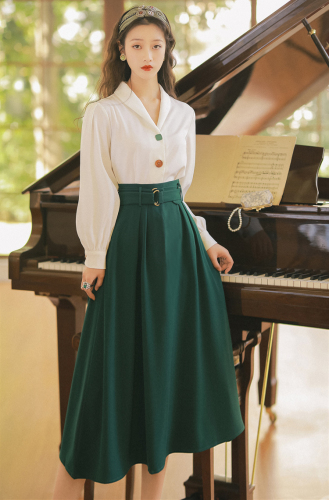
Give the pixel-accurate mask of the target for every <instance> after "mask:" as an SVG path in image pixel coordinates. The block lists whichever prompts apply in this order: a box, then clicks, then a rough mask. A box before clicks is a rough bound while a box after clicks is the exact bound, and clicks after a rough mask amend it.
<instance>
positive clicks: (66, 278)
mask: <svg viewBox="0 0 329 500" xmlns="http://www.w3.org/2000/svg"><path fill="white" fill-rule="evenodd" d="M311 29H312V30H315V32H316V35H315V33H314V31H311ZM328 40H329V0H327V1H325V0H292V1H290V2H288V3H287V4H286V5H284V6H283V7H281V8H280V9H279V10H278V11H276V12H275V13H273V14H272V15H271V16H269V17H267V18H266V19H264V20H263V21H262V22H260V23H259V24H257V25H256V26H255V27H254V28H252V29H250V30H249V31H247V32H246V33H244V34H243V35H242V36H240V37H239V38H238V39H237V40H235V41H234V42H232V43H231V44H229V45H228V46H227V47H225V48H224V49H222V50H220V51H219V52H218V53H217V54H215V55H214V56H212V57H211V58H210V59H209V60H207V61H206V62H204V63H202V64H201V65H200V66H199V67H197V68H196V69H195V70H193V71H191V72H190V73H189V74H188V75H186V76H185V77H184V78H182V79H181V80H179V81H178V82H177V85H176V92H177V95H178V96H179V99H180V100H182V101H184V102H187V103H188V104H190V105H191V106H192V107H193V108H194V109H195V112H196V116H197V124H196V126H197V134H221V135H241V134H249V135H251V134H257V133H259V132H261V131H262V130H264V129H265V128H266V127H268V126H270V125H273V124H275V123H277V122H278V121H279V120H280V119H284V118H286V117H287V116H289V115H290V114H291V113H292V112H293V111H294V110H295V109H296V108H298V107H300V106H301V105H303V104H305V103H307V102H309V101H310V100H311V99H312V98H314V97H315V96H316V95H317V94H318V93H319V92H320V91H321V90H323V89H325V88H326V86H327V85H328V84H329V69H328V59H327V58H328V56H327V50H328V47H329V45H328ZM323 45H324V46H325V47H323ZM323 155H324V148H323V147H321V146H318V147H311V146H306V145H298V144H296V146H295V150H294V153H293V157H292V162H291V166H290V171H289V175H288V179H287V183H286V187H285V192H284V195H283V198H282V202H281V204H280V205H279V206H273V207H268V208H266V209H264V210H262V211H260V212H245V213H244V212H243V213H242V221H243V224H242V228H241V230H240V231H237V232H236V233H231V232H230V231H229V230H228V228H227V219H228V216H229V214H230V213H231V211H232V209H233V208H234V207H235V206H236V205H227V204H224V203H218V204H209V203H207V200H204V203H192V202H191V203H189V202H188V204H189V206H190V208H191V209H192V210H193V212H194V213H195V214H196V215H202V216H203V217H205V219H206V221H207V227H208V229H209V232H210V233H211V235H212V236H213V237H214V238H215V239H216V240H217V241H219V242H220V243H221V244H222V245H224V246H225V247H227V248H228V249H229V250H230V252H231V254H232V256H233V259H234V262H235V265H234V267H233V268H232V270H231V272H230V273H229V275H226V276H224V275H223V276H222V279H223V286H224V290H225V296H226V302H227V307H228V312H229V318H230V324H231V333H232V345H233V358H234V364H235V370H236V379H237V387H238V392H239V399H240V407H241V412H242V416H243V419H244V422H245V427H246V428H245V431H244V432H243V433H242V434H241V435H240V436H238V437H237V438H236V439H235V440H233V441H232V477H231V478H223V477H220V476H214V475H213V470H212V469H213V450H207V451H206V452H201V453H195V454H194V455H193V474H192V475H191V476H190V477H189V478H188V479H187V480H186V481H185V482H184V485H185V491H186V496H193V498H203V499H204V500H213V499H214V498H220V499H225V500H231V499H232V500H237V499H239V500H247V499H248V500H251V499H252V498H253V491H254V489H255V485H253V484H250V483H249V456H248V394H249V388H250V384H251V380H252V377H253V367H254V364H253V363H254V348H255V346H256V345H258V344H259V347H260V349H259V350H260V375H261V376H260V380H259V382H258V384H259V401H260V394H261V387H262V381H263V376H264V366H265V355H266V351H267V345H268V339H269V327H270V324H271V323H275V325H278V324H280V323H286V324H295V325H301V326H311V327H318V328H328V325H329V308H328V299H329V287H328V283H329V258H328V257H329V204H328V203H327V200H329V186H328V181H329V179H320V178H318V170H319V167H320V164H321V161H322V159H323ZM79 158H80V152H79V151H77V152H76V153H75V154H73V155H72V156H71V157H69V158H68V159H67V160H66V161H64V162H63V163H61V164H60V165H58V166H57V167H56V168H54V169H53V170H52V171H51V172H49V173H48V174H47V175H45V176H44V177H42V178H41V179H39V180H37V181H36V182H34V183H33V184H31V185H30V186H28V187H26V189H24V191H23V193H29V194H30V210H31V215H32V233H31V236H30V239H29V241H28V242H27V243H26V245H25V246H24V247H23V248H21V249H19V250H16V251H14V252H12V253H11V254H10V255H9V278H10V279H11V283H12V288H13V289H19V290H33V291H34V292H35V294H37V295H43V296H45V297H48V298H49V300H51V301H52V303H53V304H54V305H55V306H56V308H57V328H58V361H59V388H60V416H61V431H63V426H64V420H65V414H66V408H67V403H68V397H69V391H70V386H71V380H72V375H73V370H74V363H75V359H76V354H77V350H78V345H79V339H80V334H81V330H82V324H83V319H84V315H85V310H86V306H87V299H86V294H85V292H84V291H82V290H81V289H80V283H81V272H82V269H83V263H84V250H83V247H82V246H81V243H80V240H79V238H78V236H77V233H76V227H75V216H76V208H77V202H78V192H79V164H80V163H79ZM250 226H257V228H258V229H257V230H256V231H253V235H252V236H250V232H249V233H248V227H250ZM248 234H249V236H248ZM276 339H277V329H276V328H275V332H274V337H273V346H272V355H271V361H270V367H269V377H268V383H267V392H266V399H265V407H266V409H267V410H268V412H269V415H270V418H271V420H275V414H274V413H273V412H271V406H272V405H273V404H275V397H276V378H275V365H276ZM133 479H134V468H133V467H132V469H131V470H130V471H129V473H128V474H127V486H126V498H127V499H128V498H132V491H133ZM93 498H94V484H93V482H92V481H89V480H88V481H86V484H85V499H86V500H91V499H93Z"/></svg>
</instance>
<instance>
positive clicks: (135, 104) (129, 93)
mask: <svg viewBox="0 0 329 500" xmlns="http://www.w3.org/2000/svg"><path fill="white" fill-rule="evenodd" d="M159 86H160V92H161V103H160V112H159V118H158V123H157V125H156V124H155V123H154V121H153V120H152V118H151V117H150V115H149V113H148V112H147V110H146V108H145V106H144V104H143V103H142V101H141V100H140V99H139V97H137V95H136V94H135V92H134V91H133V90H131V88H130V87H129V85H128V84H127V83H126V82H124V81H122V82H121V83H120V84H119V85H118V87H117V88H116V90H115V91H114V94H115V95H116V96H117V97H118V98H119V99H120V100H121V101H123V102H124V104H126V105H127V106H129V107H130V108H131V109H132V110H134V111H135V112H136V113H138V114H139V116H141V117H142V118H143V119H144V120H145V121H146V122H147V123H148V124H149V125H151V126H152V127H153V128H154V129H156V130H161V128H162V126H163V123H164V121H165V119H166V117H167V115H168V113H169V109H170V105H171V103H170V96H169V95H168V94H167V92H166V91H165V90H164V88H163V87H162V85H161V84H160V83H159Z"/></svg>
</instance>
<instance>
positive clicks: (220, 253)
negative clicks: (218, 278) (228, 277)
mask: <svg viewBox="0 0 329 500" xmlns="http://www.w3.org/2000/svg"><path fill="white" fill-rule="evenodd" d="M207 254H208V255H209V257H210V259H211V262H212V263H213V266H214V267H215V268H216V269H217V270H218V271H220V272H221V271H224V270H225V274H227V273H228V272H229V271H230V270H231V268H232V266H233V264H234V262H233V259H232V257H231V255H230V253H229V251H228V250H226V248H224V247H222V245H219V244H218V243H216V244H215V245H212V246H211V247H210V248H208V250H207ZM218 258H219V259H220V264H219V263H218V260H217V259H218Z"/></svg>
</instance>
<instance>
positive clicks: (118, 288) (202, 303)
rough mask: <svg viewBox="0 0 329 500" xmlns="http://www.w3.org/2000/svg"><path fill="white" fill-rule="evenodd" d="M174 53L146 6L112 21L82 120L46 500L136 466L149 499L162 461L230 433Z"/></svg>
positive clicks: (216, 302) (216, 311)
mask: <svg viewBox="0 0 329 500" xmlns="http://www.w3.org/2000/svg"><path fill="white" fill-rule="evenodd" d="M174 45H175V41H174V38H173V35H172V32H171V28H170V24H169V21H168V19H167V17H166V16H165V15H164V14H163V13H162V12H161V11H160V10H158V9H156V8H155V7H152V6H146V7H145V6H142V7H134V8H132V9H130V10H128V11H127V12H125V13H124V14H123V16H122V17H121V19H120V20H119V22H118V23H117V25H116V26H115V28H114V32H113V36H112V39H111V41H110V42H109V47H108V54H107V58H106V60H105V62H104V64H103V71H102V81H101V84H100V87H99V95H100V96H101V97H100V99H99V100H98V101H96V102H93V103H91V104H89V106H88V107H87V110H86V113H85V116H84V120H83V126H82V133H81V157H80V194H79V203H78V209H77V232H78V235H79V238H80V240H81V242H82V244H83V246H84V249H85V254H86V261H85V268H84V271H83V276H82V285H81V287H82V288H83V289H84V290H85V292H86V293H87V295H88V299H87V300H88V307H87V311H86V316H85V320H84V324H83V330H82V333H81V339H80V344H79V349H78V355H77V359H76V364H75V369H74V375H73V380H72V385H71V391H70V398H69V403H68V408H67V414H66V420H65V426H64V431H63V437H62V443H61V450H60V466H59V471H58V475H57V480H56V485H55V492H54V497H53V498H54V499H60V500H63V499H69V500H73V499H78V498H79V497H80V494H81V489H82V486H83V482H84V481H85V479H92V480H94V481H96V482H100V483H111V482H114V481H118V480H119V479H122V478H123V477H124V476H125V475H126V473H127V472H128V470H129V469H130V467H131V466H132V465H134V464H136V463H142V464H143V465H142V498H143V500H148V499H152V500H157V499H160V497H161V492H162V487H163V480H164V474H165V469H166V465H167V457H168V455H169V454H170V453H174V452H185V453H192V452H199V451H203V450H206V449H209V448H211V447H214V446H216V445H217V444H219V443H222V442H225V441H230V440H232V439H234V438H235V437H236V436H238V435H239V434H240V433H241V432H242V431H243V430H244V424H243V421H242V417H241V412H240V407H239V401H238V393H237V386H236V378H235V370H234V363H233V354H232V341H231V336H230V330H229V325H228V320H227V312H226V306H225V298H224V294H223V287H222V282H221V277H220V272H221V271H224V270H225V272H226V273H227V272H228V271H229V270H230V269H231V267H232V265H233V260H232V258H231V256H230V254H229V252H228V251H227V250H226V249H225V248H224V247H222V246H221V245H219V244H218V243H217V242H216V241H215V240H214V239H213V238H212V236H211V235H210V234H209V233H208V231H207V229H206V222H205V220H204V219H203V218H202V217H197V216H194V214H193V213H192V212H191V210H190V209H189V208H188V206H187V205H186V203H185V201H184V196H185V194H186V192H187V190H188V188H189V186H190V185H191V182H192V178H193V172H194V166H195V112H194V110H193V108H192V107H190V106H189V105H188V104H186V103H183V102H181V101H179V100H178V99H177V97H176V95H175V92H174V85H175V78H174V73H173V71H172V68H173V66H174V62H175V59H174V57H173V55H172V50H173V48H174ZM149 66H151V68H149ZM218 259H220V263H219V262H218ZM105 270H106V272H105Z"/></svg>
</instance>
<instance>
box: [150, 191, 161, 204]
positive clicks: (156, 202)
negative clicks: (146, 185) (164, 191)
mask: <svg viewBox="0 0 329 500" xmlns="http://www.w3.org/2000/svg"><path fill="white" fill-rule="evenodd" d="M152 191H153V199H154V194H155V193H160V191H159V190H158V188H155V187H154V188H152ZM154 205H156V206H157V207H158V206H159V205H160V203H159V202H158V201H155V202H154Z"/></svg>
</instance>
